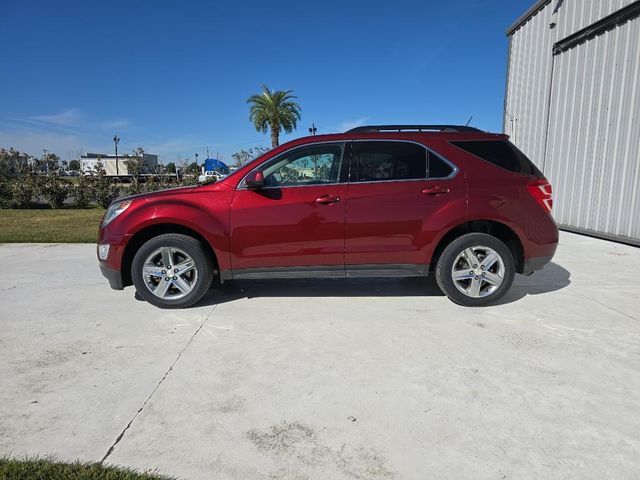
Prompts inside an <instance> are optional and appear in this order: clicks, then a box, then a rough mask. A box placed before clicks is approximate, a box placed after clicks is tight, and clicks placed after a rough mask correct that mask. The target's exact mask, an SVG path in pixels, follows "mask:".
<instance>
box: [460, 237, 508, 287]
mask: <svg viewBox="0 0 640 480" xmlns="http://www.w3.org/2000/svg"><path fill="white" fill-rule="evenodd" d="M504 272H505V267H504V261H503V260H502V257H501V256H500V255H499V254H498V252H496V251H495V250H493V249H491V248H489V247H485V246H484V245H476V246H474V247H469V248H466V249H464V250H463V251H462V252H460V254H459V255H458V256H457V257H456V259H455V261H454V262H453V267H451V278H452V279H453V283H454V284H455V286H456V288H457V289H458V290H460V291H461V292H462V293H464V294H465V295H467V296H468V297H472V298H483V297H486V296H488V295H491V294H492V293H493V292H495V291H496V290H497V289H498V287H499V286H500V285H501V284H502V281H503V280H504Z"/></svg>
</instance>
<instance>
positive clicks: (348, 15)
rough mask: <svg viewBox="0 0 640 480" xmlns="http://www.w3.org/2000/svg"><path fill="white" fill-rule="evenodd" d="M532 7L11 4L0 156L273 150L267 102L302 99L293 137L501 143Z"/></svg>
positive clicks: (501, 1) (0, 83)
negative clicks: (513, 43)
mask: <svg viewBox="0 0 640 480" xmlns="http://www.w3.org/2000/svg"><path fill="white" fill-rule="evenodd" d="M531 3H532V0H495V1H481V0H458V1H455V2H443V1H429V0H422V1H418V2H414V1H407V2H390V1H388V0H387V1H377V0H369V1H346V0H343V1H340V2H337V1H332V0H329V1H316V2H307V1H299V0H298V1H292V2H289V1H286V2H285V1H275V2H266V1H262V2H249V1H244V2H218V1H206V2H205V1H202V2H195V1H131V0H130V1H108V2H106V1H105V2H88V1H82V2H71V1H68V2H65V1H56V2H45V1H42V2H33V1H30V0H5V1H4V2H3V7H2V15H1V16H0V59H1V61H2V72H3V73H2V75H0V146H1V147H5V148H8V147H11V146H14V147H16V148H18V149H19V150H22V151H26V152H27V153H30V154H32V155H40V154H41V153H42V149H43V148H47V149H48V150H49V151H53V152H55V153H57V154H58V155H60V156H61V157H62V158H63V159H68V158H72V157H74V156H76V155H77V154H78V152H80V151H83V152H86V151H90V152H112V150H113V142H112V141H111V138H112V137H113V135H114V134H115V133H117V134H118V135H119V136H120V137H121V139H122V140H121V143H120V151H123V152H128V151H130V150H132V149H133V148H135V147H137V146H142V147H144V148H145V150H146V151H148V152H150V153H158V154H160V156H161V160H163V161H165V162H168V161H173V160H176V159H177V158H183V159H184V158H187V157H191V158H193V154H194V153H196V152H197V153H198V154H199V155H200V157H199V158H200V160H202V159H204V158H205V156H206V149H207V147H208V148H209V150H210V152H220V153H221V154H222V156H223V159H226V160H229V157H230V155H231V154H232V153H233V152H235V151H237V150H239V149H242V148H249V147H252V146H256V145H268V144H269V138H268V136H267V135H262V134H260V133H257V132H256V131H255V129H254V128H253V126H252V125H251V123H250V122H249V120H248V106H247V105H246V99H247V97H249V96H250V95H251V94H253V93H256V92H258V91H259V89H260V85H261V84H266V85H268V86H269V87H271V88H277V89H286V90H288V89H292V90H294V91H295V93H296V94H297V95H298V97H299V102H300V104H301V105H302V114H303V118H302V122H301V123H300V124H299V126H298V130H297V132H294V134H293V135H284V136H283V137H282V139H281V140H287V139H290V138H294V137H297V136H303V135H306V132H307V128H308V127H309V126H310V125H311V123H312V122H314V123H315V124H316V126H317V127H318V133H330V132H339V131H343V130H344V129H347V128H349V127H351V126H355V125H359V124H363V123H466V121H467V120H468V118H469V117H470V116H471V115H473V117H474V119H473V121H472V124H473V125H474V126H477V127H479V128H482V129H485V130H492V131H500V130H501V126H502V102H503V98H504V85H505V74H506V55H507V39H506V37H505V34H504V32H505V30H506V28H507V27H508V26H509V25H510V24H511V23H512V22H513V21H514V20H515V19H516V18H517V17H518V16H519V15H520V14H522V13H523V12H524V11H525V10H526V9H527V8H528V7H529V6H530V5H531Z"/></svg>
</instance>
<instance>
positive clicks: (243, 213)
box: [98, 125, 558, 307]
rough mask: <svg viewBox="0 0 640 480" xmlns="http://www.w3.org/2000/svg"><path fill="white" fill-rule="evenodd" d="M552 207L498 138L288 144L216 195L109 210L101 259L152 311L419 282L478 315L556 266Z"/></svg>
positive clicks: (375, 133) (373, 134)
mask: <svg viewBox="0 0 640 480" xmlns="http://www.w3.org/2000/svg"><path fill="white" fill-rule="evenodd" d="M551 205H552V196H551V185H549V183H548V182H547V180H546V179H545V178H544V176H543V175H542V173H540V171H539V170H538V169H537V168H536V167H535V166H534V165H533V164H532V163H531V162H530V161H529V160H528V159H527V157H526V156H525V155H524V154H522V153H521V152H520V151H519V150H518V149H517V148H516V147H515V146H513V145H512V144H511V143H510V142H509V141H508V137H507V136H506V135H500V134H492V133H485V132H482V131H480V130H477V129H475V128H471V127H461V126H454V125H385V126H369V127H358V128H355V129H353V130H350V131H348V132H346V133H343V134H335V135H321V136H313V137H305V138H300V139H298V140H294V141H291V142H289V143H287V144H284V145H281V146H279V147H278V148H275V149H273V150H271V151H270V152H268V153H266V154H264V155H263V156H261V157H259V158H257V159H256V160H254V161H253V162H251V163H249V164H247V165H245V166H244V167H242V168H240V169H238V170H237V171H236V172H234V173H233V174H231V175H229V176H228V177H226V178H225V179H223V180H221V181H219V182H217V183H213V184H209V185H203V186H196V187H183V188H176V189H172V190H165V191H160V192H155V193H149V194H145V195H138V196H134V197H128V198H123V199H120V200H117V201H116V202H114V203H113V204H112V205H111V206H110V207H109V209H108V210H107V212H106V213H105V216H104V219H103V221H102V225H101V228H100V237H99V245H98V258H99V260H100V268H101V269H102V273H103V274H104V276H105V277H107V278H108V280H109V283H110V284H111V287H112V288H115V289H122V288H123V287H124V286H127V285H131V284H133V285H135V287H136V290H137V291H138V293H139V294H140V296H141V297H142V298H144V299H145V300H147V301H149V302H150V303H152V304H154V305H157V306H159V307H187V306H189V305H192V304H194V303H196V302H197V301H198V300H200V299H201V298H202V296H203V295H204V294H205V293H206V292H207V291H208V290H209V289H210V288H211V287H212V286H214V285H218V284H219V282H225V281H228V280H235V279H258V278H260V279H261V278H308V277H315V278H328V277H330V278H344V277H422V276H427V275H435V277H436V281H437V282H438V285H439V286H440V288H441V289H442V291H443V292H444V293H445V294H446V295H447V296H448V297H449V298H450V299H451V300H453V301H454V302H456V303H458V304H461V305H467V306H475V305H485V304H487V303H490V302H494V301H496V300H497V299H499V298H500V297H502V296H503V295H504V294H505V293H506V292H507V291H508V290H509V288H510V287H511V284H512V282H513V278H514V275H515V274H516V273H521V274H530V273H532V272H533V271H534V270H537V269H540V268H542V267H543V266H544V265H545V264H546V263H547V262H549V261H550V260H551V258H552V257H553V254H554V253H555V250H556V246H557V243H558V229H557V227H556V225H555V222H554V221H553V218H552V217H551V214H550V212H551Z"/></svg>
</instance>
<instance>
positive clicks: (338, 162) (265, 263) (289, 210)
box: [231, 143, 347, 278]
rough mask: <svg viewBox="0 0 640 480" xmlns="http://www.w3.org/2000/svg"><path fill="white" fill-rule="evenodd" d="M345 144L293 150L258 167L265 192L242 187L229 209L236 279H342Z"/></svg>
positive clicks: (316, 145)
mask: <svg viewBox="0 0 640 480" xmlns="http://www.w3.org/2000/svg"><path fill="white" fill-rule="evenodd" d="M343 152H344V143H322V144H315V145H308V146H301V147H297V148H295V149H293V150H290V151H288V152H284V153H283V154H282V155H279V156H278V157H276V158H274V159H272V160H269V161H267V162H265V163H264V164H263V165H261V166H260V167H259V170H261V171H262V172H263V175H264V183H265V185H264V187H263V188H259V189H252V190H250V189H247V188H246V187H245V186H244V183H243V182H240V184H239V185H238V188H237V190H236V192H235V195H234V198H233V202H232V204H231V264H232V269H233V276H234V278H243V277H244V278H251V277H259V276H283V277H288V276H310V275H313V276H319V275H320V276H321V275H323V274H325V275H327V276H344V234H345V205H346V193H347V187H346V183H341V182H340V177H341V167H342V161H343Z"/></svg>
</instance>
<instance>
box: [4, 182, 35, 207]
mask: <svg viewBox="0 0 640 480" xmlns="http://www.w3.org/2000/svg"><path fill="white" fill-rule="evenodd" d="M8 186H9V188H8V190H9V195H10V202H9V203H10V205H11V206H12V207H13V208H29V207H30V206H31V200H32V199H33V196H34V195H35V193H36V182H35V180H34V179H33V177H32V176H31V175H24V176H22V177H18V178H16V179H15V180H13V181H11V182H9V183H8Z"/></svg>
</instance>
